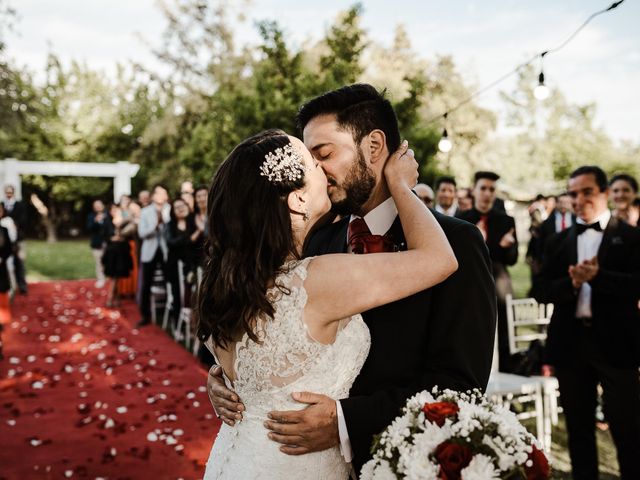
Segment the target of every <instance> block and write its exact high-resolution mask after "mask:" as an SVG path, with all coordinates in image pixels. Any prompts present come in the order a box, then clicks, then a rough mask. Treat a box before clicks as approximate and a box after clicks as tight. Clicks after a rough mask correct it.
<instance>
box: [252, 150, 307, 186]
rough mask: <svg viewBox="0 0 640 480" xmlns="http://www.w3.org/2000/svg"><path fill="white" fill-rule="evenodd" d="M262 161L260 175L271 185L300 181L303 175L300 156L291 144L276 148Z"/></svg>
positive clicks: (302, 164)
mask: <svg viewBox="0 0 640 480" xmlns="http://www.w3.org/2000/svg"><path fill="white" fill-rule="evenodd" d="M264 159H265V160H264V162H262V165H260V175H261V176H263V177H267V180H269V181H270V182H271V183H280V182H284V181H285V180H287V181H290V182H292V181H294V180H299V179H301V178H302V176H303V174H304V170H305V168H304V163H303V159H302V155H300V153H299V152H298V151H297V150H296V149H294V148H293V145H291V144H288V145H285V146H284V147H280V148H276V149H275V151H274V152H269V153H267V154H266V155H265V156H264Z"/></svg>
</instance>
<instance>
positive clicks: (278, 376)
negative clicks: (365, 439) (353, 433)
mask: <svg viewBox="0 0 640 480" xmlns="http://www.w3.org/2000/svg"><path fill="white" fill-rule="evenodd" d="M311 261H312V259H305V260H302V261H299V262H292V263H290V264H288V265H287V266H286V267H287V268H286V269H285V273H283V274H281V275H279V276H278V278H277V279H276V286H275V287H274V288H272V289H271V290H270V291H269V292H268V295H269V296H270V299H271V301H272V304H273V306H274V310H275V313H274V315H273V318H268V319H265V320H258V322H257V325H256V329H255V332H256V335H257V336H258V339H259V342H254V341H252V340H251V339H250V338H249V337H248V335H246V334H245V335H244V337H243V338H242V339H241V340H240V341H239V342H238V343H237V344H236V345H235V359H234V376H235V380H234V383H233V385H231V383H230V382H229V380H228V379H226V380H227V382H228V385H229V387H230V388H233V389H234V390H235V391H236V393H237V394H238V395H239V397H240V398H241V399H242V402H243V403H244V405H245V408H246V410H245V412H244V413H243V420H242V422H240V423H236V426H235V427H229V426H227V425H226V424H223V425H222V427H221V429H220V432H219V434H218V437H217V438H216V440H215V443H214V446H213V449H212V451H211V455H210V457H209V461H208V462H207V470H206V474H205V479H208V480H212V479H226V478H229V479H251V478H261V479H267V478H273V479H280V478H291V479H295V478H301V479H302V478H304V479H313V478H318V479H320V478H322V479H325V478H328V479H332V478H336V479H345V478H347V476H348V469H349V466H348V464H346V463H345V462H344V459H343V458H342V455H341V454H340V451H339V448H338V447H335V448H331V449H329V450H325V451H322V452H315V453H310V454H306V455H300V456H289V455H285V454H284V453H282V452H280V450H279V444H277V443H275V442H273V441H272V440H270V439H269V438H268V437H267V433H268V431H267V429H266V428H265V427H264V425H263V423H264V421H265V420H266V419H267V413H268V412H270V411H272V410H300V409H302V408H304V407H305V406H306V405H305V404H301V403H298V402H295V401H294V400H293V399H292V398H291V393H293V392H303V391H307V392H314V393H319V394H323V395H327V396H329V397H331V398H334V399H336V400H338V399H343V398H346V397H347V396H348V394H349V389H350V388H351V385H352V384H353V382H354V380H355V378H356V376H357V375H358V373H359V372H360V369H361V368H362V365H363V363H364V361H365V359H366V357H367V354H368V352H369V345H370V338H369V330H368V329H367V326H366V325H365V323H364V321H363V320H362V317H361V316H360V315H354V316H353V317H351V318H348V319H344V320H342V321H341V322H340V324H339V327H338V332H337V334H336V338H335V341H334V342H333V343H331V344H322V343H320V342H318V341H316V340H315V339H314V338H313V337H312V336H311V334H310V332H309V330H308V328H307V325H306V323H305V322H304V318H303V311H304V307H305V305H306V303H307V293H306V291H305V289H304V280H305V279H306V276H307V268H308V265H309V263H310V262H311Z"/></svg>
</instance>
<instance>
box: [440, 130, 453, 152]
mask: <svg viewBox="0 0 640 480" xmlns="http://www.w3.org/2000/svg"><path fill="white" fill-rule="evenodd" d="M452 147H453V144H452V143H451V140H449V135H448V134H447V129H446V128H445V129H444V130H443V131H442V138H441V139H440V141H439V142H438V150H440V151H441V152H442V153H449V152H450V151H451V148H452Z"/></svg>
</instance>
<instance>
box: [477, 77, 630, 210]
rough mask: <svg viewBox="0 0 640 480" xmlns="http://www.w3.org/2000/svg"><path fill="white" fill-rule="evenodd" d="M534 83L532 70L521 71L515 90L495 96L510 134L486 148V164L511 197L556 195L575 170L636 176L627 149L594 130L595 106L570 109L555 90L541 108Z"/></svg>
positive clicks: (570, 105)
mask: <svg viewBox="0 0 640 480" xmlns="http://www.w3.org/2000/svg"><path fill="white" fill-rule="evenodd" d="M535 79H536V75H535V71H534V69H533V67H532V66H528V67H524V68H522V69H521V70H520V71H519V72H518V79H517V82H516V87H515V88H514V89H513V90H512V91H511V92H508V93H506V92H502V93H501V96H502V99H503V101H504V102H505V105H506V107H507V110H506V113H507V115H506V120H507V126H508V127H509V128H510V129H511V133H510V134H509V135H505V136H503V138H501V139H498V140H494V141H493V142H492V144H491V148H489V152H490V153H489V156H488V158H489V160H490V161H491V163H492V164H493V165H495V167H496V169H498V170H499V171H500V172H501V173H502V174H503V179H504V181H505V183H506V185H507V187H508V188H509V189H510V190H511V191H512V192H513V193H514V195H515V196H516V197H520V198H523V199H524V198H531V197H533V196H535V194H537V193H557V192H559V191H561V190H562V189H563V188H565V184H566V180H567V178H568V176H569V174H570V173H571V172H572V171H573V170H574V169H575V168H577V167H578V166H580V165H599V166H600V167H602V168H603V169H604V170H605V171H606V172H607V173H609V174H613V173H615V172H619V171H626V172H629V173H631V174H636V175H637V174H638V173H640V171H639V167H638V163H637V161H634V148H633V146H631V145H621V146H616V145H615V144H614V143H613V141H612V140H611V138H610V137H609V136H608V135H607V134H606V133H605V132H604V131H603V130H602V129H600V128H598V127H596V126H595V124H594V118H595V113H596V106H595V104H592V103H591V104H585V105H577V104H571V103H569V102H568V101H567V100H566V98H565V97H564V95H563V94H562V92H561V91H559V90H557V89H555V90H553V91H552V93H551V95H550V96H549V98H548V99H547V100H545V101H543V102H541V101H539V100H537V99H536V98H535V97H534V96H533V87H534V86H535ZM635 151H636V152H637V147H636V149H635ZM636 155H637V153H636ZM636 158H637V157H636Z"/></svg>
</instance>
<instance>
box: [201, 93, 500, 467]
mask: <svg viewBox="0 0 640 480" xmlns="http://www.w3.org/2000/svg"><path fill="white" fill-rule="evenodd" d="M298 124H299V126H300V129H301V130H302V131H303V137H304V142H305V145H306V146H307V148H309V150H310V151H311V153H312V154H313V156H314V157H315V158H316V159H317V160H318V162H319V163H320V165H321V166H322V168H323V170H324V171H325V173H326V175H327V181H328V183H329V188H328V193H329V197H330V198H331V203H332V207H333V211H334V213H335V214H337V215H340V216H342V219H341V220H340V221H338V222H336V223H331V224H329V225H327V226H325V227H324V228H320V229H319V230H317V231H316V233H315V234H314V235H312V236H311V238H310V240H309V241H308V242H307V243H308V244H307V247H306V249H305V253H306V255H322V254H326V253H334V252H348V251H352V252H353V253H360V252H361V253H366V251H367V250H366V249H365V250H361V249H360V247H359V246H358V244H357V243H355V242H354V239H355V238H356V237H357V236H359V235H360V234H361V233H362V230H361V231H360V232H355V230H356V229H355V227H353V226H351V224H352V223H353V224H359V225H360V227H361V228H362V227H364V228H365V229H368V230H369V232H368V233H366V234H364V235H365V237H366V239H367V242H368V241H371V243H372V244H376V245H379V246H382V248H384V250H385V251H387V250H396V249H397V250H402V249H406V242H405V239H404V235H403V233H402V227H401V225H400V222H399V221H398V218H397V210H396V207H395V204H394V203H393V200H392V199H391V198H390V195H389V191H388V189H387V186H386V183H385V180H384V176H383V175H382V169H383V167H384V163H385V161H386V158H387V157H388V155H389V152H393V151H394V150H395V149H396V148H397V147H398V146H399V145H400V133H399V130H398V124H397V120H396V116H395V113H394V111H393V109H392V107H391V104H390V103H389V101H388V100H386V99H385V98H384V96H383V95H381V94H380V93H378V92H377V91H376V90H375V89H374V88H373V87H372V86H370V85H364V84H356V85H351V86H347V87H343V88H340V89H338V90H335V91H332V92H328V93H326V94H324V95H321V96H320V97H317V98H315V99H313V100H311V101H310V102H308V103H307V104H306V105H304V106H303V107H302V109H301V110H300V113H299V114H298ZM435 216H436V218H437V220H438V222H439V223H440V225H441V226H442V229H443V230H444V232H445V234H446V235H447V238H448V239H449V242H450V243H451V246H452V248H453V251H454V253H455V254H456V257H457V260H458V264H459V268H458V271H457V272H456V273H454V274H453V275H451V276H450V277H449V278H448V279H447V280H446V281H444V282H443V283H441V284H439V285H437V286H436V287H434V288H431V289H429V290H425V291H422V292H420V293H417V294H415V295H412V296H410V297H408V298H405V299H403V300H400V301H397V302H394V303H391V304H388V305H384V306H382V307H378V308H376V309H373V310H370V311H368V312H364V313H363V317H364V321H365V322H366V323H367V325H368V327H369V329H370V332H371V339H372V342H371V343H372V344H371V350H370V352H369V356H368V358H367V361H366V362H365V364H364V367H363V369H362V370H361V372H360V374H359V375H358V377H357V378H356V381H355V383H354V385H353V387H352V389H351V392H350V397H349V398H347V399H343V400H340V401H337V402H336V401H335V400H334V399H331V398H328V397H326V396H324V395H317V394H314V393H307V394H305V395H304V396H303V401H304V403H308V404H309V406H308V407H307V408H306V409H305V410H303V412H302V415H300V414H297V415H296V421H295V422H292V419H291V415H290V413H287V412H272V415H273V417H272V418H273V420H272V421H271V422H270V423H268V427H269V428H271V429H272V431H273V432H274V433H275V434H277V435H278V436H277V437H276V439H277V441H279V442H280V443H283V444H284V445H283V447H281V449H282V451H283V452H285V453H287V454H303V453H307V452H312V451H320V450H324V449H326V448H330V447H333V446H336V445H338V444H340V445H341V447H342V452H343V455H344V456H345V459H346V460H347V461H352V460H353V464H354V466H355V468H356V470H359V469H360V468H361V467H362V465H363V463H364V462H366V461H367V460H368V459H369V458H370V453H369V452H370V448H371V444H372V441H373V436H374V435H375V434H378V433H380V432H381V431H382V430H383V429H384V428H385V427H386V426H387V425H388V424H389V423H390V422H391V421H392V420H393V418H395V417H396V416H397V415H398V414H399V413H400V410H401V407H402V406H403V405H404V404H405V401H406V400H407V398H408V397H410V396H411V395H412V394H414V393H415V392H417V391H419V390H423V389H431V388H432V387H434V386H436V385H437V386H439V387H440V388H452V389H455V390H466V389H470V388H480V389H482V390H484V389H485V388H486V385H487V381H488V379H489V372H490V370H491V360H492V350H493V342H494V337H495V290H494V283H493V279H492V276H491V269H490V263H489V262H490V260H489V255H488V252H487V248H486V246H485V245H484V242H483V241H482V237H481V235H480V233H479V231H478V230H477V229H476V228H475V227H474V226H472V225H469V224H468V223H466V222H462V221H460V220H458V219H455V218H451V217H447V216H444V215H441V214H438V213H435ZM356 219H357V222H356V221H355V220H356ZM350 240H352V241H350ZM336 274H337V275H339V272H336ZM212 375H213V377H212ZM212 375H210V381H209V389H210V396H211V400H212V403H213V404H214V406H215V407H216V409H217V411H218V413H219V414H220V415H221V416H222V417H223V419H224V420H225V421H226V422H231V423H233V422H234V421H235V420H236V419H237V417H233V416H232V415H233V414H235V413H238V412H240V411H241V409H242V407H241V406H240V404H238V403H237V402H233V401H229V400H231V398H232V395H233V393H232V392H230V391H228V390H226V389H225V388H224V387H223V386H222V383H221V381H220V377H219V375H220V372H219V370H218V371H214V372H212ZM294 445H295V446H294Z"/></svg>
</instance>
